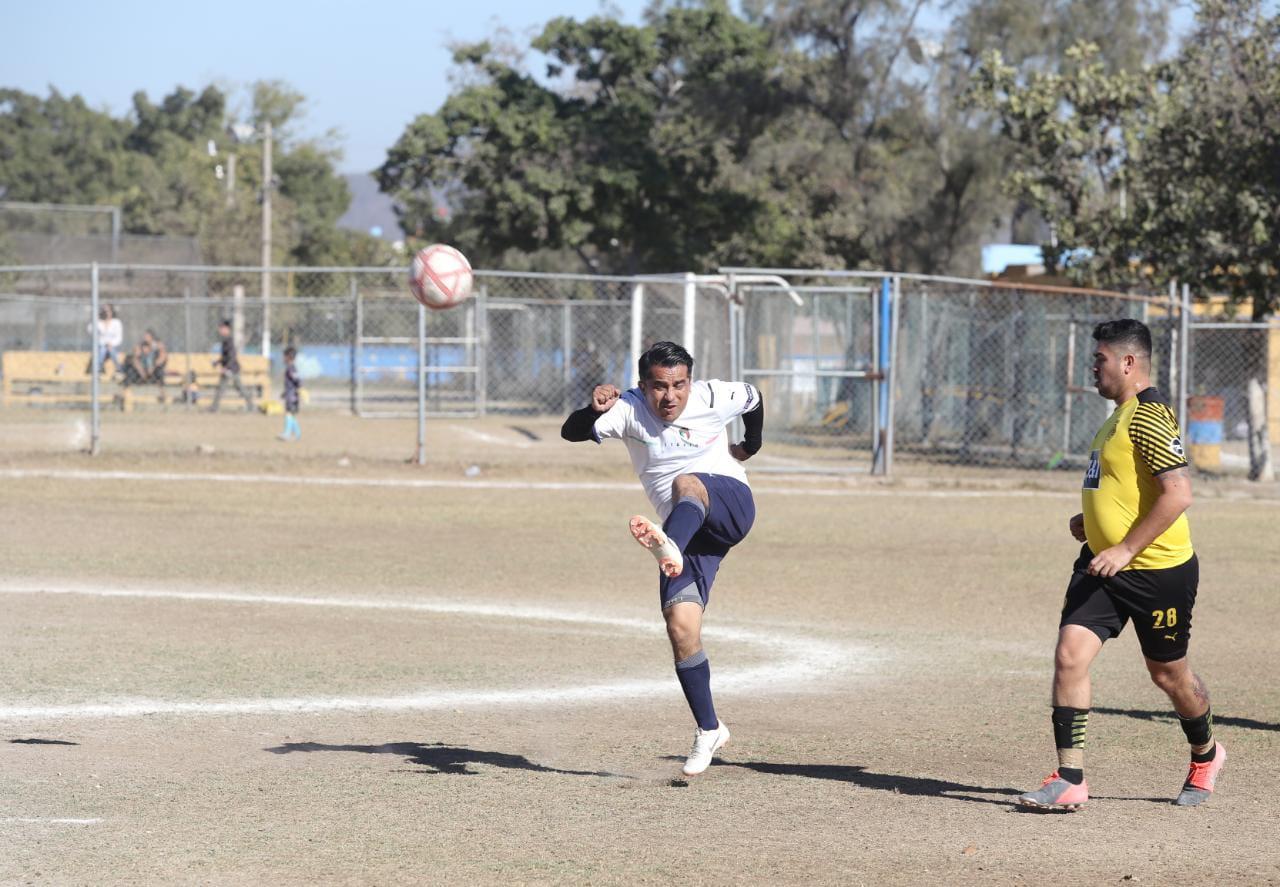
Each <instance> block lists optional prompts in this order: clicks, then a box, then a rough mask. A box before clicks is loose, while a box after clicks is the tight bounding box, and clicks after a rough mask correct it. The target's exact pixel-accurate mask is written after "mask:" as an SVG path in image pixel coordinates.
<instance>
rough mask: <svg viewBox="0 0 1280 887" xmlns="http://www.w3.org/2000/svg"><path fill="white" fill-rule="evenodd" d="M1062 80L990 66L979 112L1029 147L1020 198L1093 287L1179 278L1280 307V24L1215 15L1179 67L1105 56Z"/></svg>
mask: <svg viewBox="0 0 1280 887" xmlns="http://www.w3.org/2000/svg"><path fill="white" fill-rule="evenodd" d="M1068 55H1069V57H1070V59H1071V60H1072V61H1073V62H1074V64H1073V65H1072V66H1071V67H1070V68H1068V69H1067V70H1065V71H1064V72H1062V73H1034V72H1033V73H1030V74H1024V73H1023V72H1021V71H1019V70H1018V69H1017V68H1015V67H1014V66H1013V65H1010V64H1008V63H1007V62H1006V61H1005V60H1004V59H1003V58H1002V57H1001V55H1000V54H999V53H997V52H991V53H990V54H988V55H987V57H986V58H985V60H984V62H983V65H982V67H981V70H980V74H979V78H978V80H977V82H976V84H975V93H974V94H975V96H976V99H977V101H979V102H980V103H981V104H983V105H984V106H985V107H988V108H990V109H992V110H993V111H994V112H995V113H997V114H998V115H999V119H1000V122H1001V127H1002V130H1003V132H1004V134H1005V135H1006V136H1007V138H1008V139H1009V140H1010V142H1011V143H1012V144H1013V145H1014V146H1015V148H1016V169H1015V171H1014V174H1013V175H1012V176H1011V178H1010V182H1009V184H1010V187H1011V190H1012V191H1013V193H1015V194H1016V195H1017V196H1019V197H1020V198H1021V199H1023V200H1026V201H1027V202H1029V203H1030V204H1031V205H1032V206H1034V207H1035V209H1036V210H1037V211H1038V212H1039V213H1040V214H1041V215H1043V216H1044V218H1045V219H1047V220H1048V221H1049V222H1050V223H1051V224H1052V225H1053V230H1054V234H1055V237H1054V239H1053V241H1052V242H1051V243H1050V244H1046V256H1047V258H1048V259H1049V260H1050V261H1051V262H1054V263H1055V264H1057V265H1059V266H1060V267H1062V268H1064V269H1065V270H1067V271H1068V272H1069V273H1071V274H1072V275H1074V276H1075V277H1077V278H1078V279H1080V280H1083V281H1090V282H1102V283H1110V284H1125V283H1130V282H1132V281H1134V280H1138V279H1146V280H1151V281H1163V280H1167V279H1169V278H1176V279H1178V280H1181V281H1184V282H1187V283H1190V284H1192V285H1194V286H1196V287H1198V288H1201V289H1204V290H1209V291H1219V292H1221V291H1225V292H1228V293H1231V294H1232V295H1234V296H1236V297H1238V298H1244V297H1246V296H1248V297H1252V299H1253V308H1254V313H1255V314H1256V315H1258V316H1262V315H1263V314H1265V313H1267V312H1269V311H1272V310H1274V309H1275V308H1276V306H1277V303H1278V300H1280V278H1278V277H1277V274H1278V272H1280V15H1274V14H1273V15H1267V14H1266V12H1265V10H1264V7H1263V5H1262V3H1261V2H1260V0H1202V2H1201V3H1200V5H1199V11H1198V14H1197V25H1196V30H1195V32H1194V33H1193V34H1192V35H1191V36H1190V38H1189V39H1188V40H1187V41H1186V42H1185V44H1184V45H1183V47H1182V49H1181V51H1180V52H1179V54H1178V56H1177V57H1176V58H1174V59H1172V60H1170V61H1168V62H1167V63H1163V64H1159V65H1155V66H1151V67H1148V68H1144V69H1142V70H1139V71H1109V70H1108V69H1107V68H1106V66H1105V65H1104V64H1103V63H1102V61H1101V60H1100V59H1099V57H1098V47H1097V46H1096V44H1093V43H1091V42H1087V41H1086V42H1082V43H1078V44H1076V45H1075V46H1074V47H1073V48H1072V49H1071V50H1069V53H1068Z"/></svg>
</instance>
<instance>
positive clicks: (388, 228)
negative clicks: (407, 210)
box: [338, 173, 404, 241]
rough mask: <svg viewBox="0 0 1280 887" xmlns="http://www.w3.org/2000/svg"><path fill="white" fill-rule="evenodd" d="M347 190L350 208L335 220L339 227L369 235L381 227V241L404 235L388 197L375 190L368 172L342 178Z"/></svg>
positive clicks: (396, 238) (397, 238)
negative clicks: (349, 191)
mask: <svg viewBox="0 0 1280 887" xmlns="http://www.w3.org/2000/svg"><path fill="white" fill-rule="evenodd" d="M343 178H345V179H346V180H347V187H348V188H350V189H351V206H349V207H347V211H346V212H345V213H343V215H342V218H340V219H338V227H339V228H349V229H351V230H352V231H364V232H366V233H371V232H372V229H374V228H381V229H382V233H381V234H380V235H379V236H380V237H381V238H382V239H383V240H387V241H392V240H403V239H404V232H403V231H401V230H400V222H399V221H398V220H397V219H396V214H395V211H394V210H393V209H392V208H391V203H392V202H391V198H390V197H388V196H387V195H386V194H383V193H382V192H381V191H379V190H378V182H377V180H376V179H374V177H373V176H371V175H369V174H368V173H348V174H346V175H345V176H343Z"/></svg>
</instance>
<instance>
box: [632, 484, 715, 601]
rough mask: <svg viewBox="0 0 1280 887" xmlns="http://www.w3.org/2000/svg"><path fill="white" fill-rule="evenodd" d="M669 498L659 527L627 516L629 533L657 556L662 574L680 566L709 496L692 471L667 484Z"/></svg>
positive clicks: (703, 516)
mask: <svg viewBox="0 0 1280 887" xmlns="http://www.w3.org/2000/svg"><path fill="white" fill-rule="evenodd" d="M671 501H672V502H674V503H675V505H674V506H673V507H672V509H671V513H670V514H669V515H667V519H666V520H665V521H664V522H663V524H662V528H661V529H659V528H658V527H657V526H655V525H654V523H653V522H652V521H651V520H649V519H648V518H647V517H645V516H643V515H639V514H637V515H636V516H635V517H633V518H631V535H632V537H633V538H634V539H635V540H636V541H637V542H639V543H640V544H641V545H642V546H644V547H645V548H646V549H648V550H649V552H650V553H651V554H652V555H653V556H654V558H655V559H657V561H658V568H659V569H660V570H662V574H663V575H664V576H668V577H675V576H679V575H680V571H681V570H682V569H683V568H684V552H685V550H686V549H687V548H688V547H689V542H690V541H691V540H692V539H693V537H694V536H695V535H696V534H697V532H698V530H700V529H702V525H703V524H704V523H706V520H707V509H708V508H710V507H711V497H710V494H709V493H708V492H707V487H706V485H705V484H704V483H703V482H702V479H701V478H699V477H698V476H697V475H696V474H681V475H679V476H678V477H677V478H676V479H675V480H674V481H673V482H672V484H671Z"/></svg>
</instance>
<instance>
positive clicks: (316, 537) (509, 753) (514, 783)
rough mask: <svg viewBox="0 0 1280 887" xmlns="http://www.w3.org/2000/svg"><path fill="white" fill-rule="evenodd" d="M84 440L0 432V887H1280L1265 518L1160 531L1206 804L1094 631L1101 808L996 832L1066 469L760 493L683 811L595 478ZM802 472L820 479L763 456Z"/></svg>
mask: <svg viewBox="0 0 1280 887" xmlns="http://www.w3.org/2000/svg"><path fill="white" fill-rule="evenodd" d="M78 423H80V419H79V417H77V416H75V415H73V414H61V413H52V412H50V413H39V412H31V413H29V414H26V413H23V412H17V413H15V412H8V413H0V613H2V614H3V616H2V617H0V882H4V883H28V882H30V883H128V882H171V881H198V882H201V883H245V882H269V883H315V882H326V883H379V884H386V883H465V882H472V883H497V882H501V883H668V882H676V881H679V882H686V883H717V884H728V883H748V882H749V883H815V882H816V883H833V884H835V883H839V884H857V883H865V884H884V883H988V882H990V883H1023V882H1039V881H1044V880H1054V881H1065V882H1070V883H1122V882H1125V881H1131V882H1138V883H1148V884H1150V883H1157V884H1168V883H1188V882H1189V883H1226V882H1234V883H1276V882H1278V881H1280V845H1277V842H1276V841H1275V816H1276V811H1277V806H1276V801H1275V798H1276V779H1275V776H1274V762H1275V760H1276V757H1277V750H1278V749H1277V745H1278V742H1277V740H1280V685H1277V683H1276V681H1275V679H1274V675H1273V674H1272V669H1271V667H1270V662H1271V659H1272V656H1273V653H1272V651H1273V650H1274V646H1275V644H1274V638H1273V634H1274V630H1275V629H1274V625H1275V617H1276V599H1275V594H1276V591H1277V579H1276V577H1277V576H1280V548H1278V547H1277V545H1276V531H1275V526H1276V521H1277V519H1278V518H1280V507H1277V506H1278V505H1280V501H1277V500H1276V499H1272V498H1268V497H1267V495H1268V494H1271V495H1274V494H1275V491H1274V490H1269V491H1268V490H1263V491H1261V493H1260V491H1258V490H1256V489H1252V488H1245V487H1236V486H1232V485H1229V484H1225V483H1213V482H1200V483H1199V484H1198V487H1197V490H1198V492H1199V494H1200V495H1199V498H1198V500H1197V503H1196V505H1195V506H1194V508H1193V511H1192V514H1191V520H1192V530H1193V536H1194V539H1195V542H1196V547H1197V549H1198V551H1199V552H1200V555H1201V559H1202V579H1201V587H1200V598H1199V602H1198V606H1197V609H1196V613H1195V628H1194V637H1193V642H1192V662H1193V664H1194V665H1195V667H1196V669H1197V671H1199V672H1200V673H1201V675H1202V676H1203V677H1204V678H1205V680H1206V682H1207V683H1208V685H1209V687H1210V689H1211V691H1212V693H1213V696H1214V706H1215V711H1216V714H1217V723H1218V737H1219V738H1220V739H1221V740H1222V741H1223V742H1224V743H1225V744H1226V745H1227V747H1228V748H1229V750H1230V763H1229V764H1228V766H1227V768H1226V770H1225V772H1224V777H1223V779H1222V782H1221V783H1220V788H1219V791H1218V793H1217V794H1215V796H1214V797H1213V798H1211V799H1210V801H1209V802H1208V803H1207V804H1206V805H1204V806H1203V807H1200V808H1195V809H1180V808H1175V807H1173V806H1172V805H1171V803H1170V801H1171V799H1172V797H1173V796H1174V795H1175V794H1176V792H1177V789H1178V788H1179V786H1180V784H1181V780H1182V778H1183V776H1184V774H1185V766H1186V746H1185V744H1184V740H1183V738H1182V735H1181V731H1180V730H1179V729H1178V727H1177V724H1176V722H1175V721H1174V720H1173V719H1172V718H1171V717H1170V713H1169V711H1168V706H1167V703H1166V701H1165V700H1164V698H1163V696H1162V694H1160V692H1159V691H1158V690H1156V689H1155V688H1154V687H1153V686H1152V685H1151V684H1150V682H1149V681H1148V680H1147V678H1146V676H1145V670H1144V669H1143V668H1142V664H1141V659H1140V655H1139V652H1138V649H1137V644H1136V642H1135V641H1134V639H1133V637H1132V634H1131V632H1126V634H1125V635H1124V636H1122V637H1121V638H1120V639H1119V640H1117V641H1115V642H1113V643H1110V644H1108V645H1107V649H1106V650H1105V651H1104V653H1103V655H1102V656H1101V658H1100V659H1099V661H1098V664H1097V666H1096V667H1095V671H1094V690H1095V699H1094V705H1095V708H1094V711H1095V715H1094V717H1093V718H1092V719H1091V721H1090V728H1089V750H1088V769H1089V783H1090V787H1091V790H1092V792H1093V794H1094V799H1093V800H1091V802H1090V803H1089V805H1088V806H1087V807H1086V808H1085V809H1084V810H1082V811H1081V812H1080V813H1077V814H1072V815H1056V816H1054V815H1051V816H1044V815H1037V814H1029V813H1022V812H1018V811H1016V810H1015V809H1014V808H1013V807H1012V806H1011V801H1012V799H1013V798H1014V796H1015V795H1016V794H1017V793H1018V792H1020V791H1023V790H1026V789H1028V788H1033V787H1036V786H1037V785H1038V784H1039V780H1040V779H1041V777H1043V776H1044V775H1045V773H1047V772H1048V771H1049V769H1051V768H1052V766H1053V750H1052V738H1051V734H1050V729H1049V710H1048V684H1049V678H1050V674H1051V667H1052V656H1051V654H1052V645H1053V638H1054V633H1055V627H1056V624H1057V611H1058V607H1059V606H1060V603H1061V598H1062V593H1063V590H1064V589H1065V583H1066V578H1067V575H1068V571H1069V569H1070V564H1071V561H1072V559H1073V558H1074V555H1075V550H1076V546H1075V545H1074V544H1073V543H1072V541H1071V539H1070V537H1069V536H1068V534H1067V530H1066V521H1067V518H1068V517H1069V516H1070V514H1071V513H1073V512H1074V511H1075V510H1078V509H1077V507H1076V506H1077V494H1076V492H1075V490H1074V488H1075V487H1076V486H1077V478H1076V477H1075V476H1074V475H1070V474H1066V473H1062V474H1047V473H1046V474H1043V475H1035V476H1027V475H1025V474H1024V475H1009V476H1001V475H996V474H991V473H986V474H983V473H979V472H966V473H957V474H956V475H955V476H949V475H943V476H941V477H934V478H932V479H928V478H926V479H920V478H917V479H915V480H913V481H905V480H904V481H896V482H893V483H882V482H875V481H873V480H872V479H870V478H866V477H858V476H855V475H847V474H846V475H839V476H825V475H819V474H812V473H806V474H787V473H778V472H777V471H774V472H769V473H760V474H757V475H756V476H755V477H754V480H753V483H754V485H755V487H756V494H757V496H756V498H757V503H758V506H759V519H758V522H757V524H756V527H755V529H754V530H753V531H752V534H751V536H750V537H749V538H748V540H747V541H746V542H745V543H744V544H743V545H742V546H741V547H740V548H738V549H737V550H735V552H734V553H733V555H732V556H731V557H730V558H729V559H728V560H727V561H726V563H725V566H724V568H723V569H722V571H721V574H720V578H719V579H718V581H717V585H716V589H715V592H714V595H713V598H712V604H711V607H710V609H709V610H708V613H707V631H706V637H705V639H706V643H707V648H708V653H709V655H710V657H711V664H712V672H713V685H714V687H715V689H716V691H717V707H718V709H719V711H720V714H721V715H722V717H723V718H724V720H725V722H726V723H728V724H729V725H730V727H731V728H732V730H733V741H732V742H731V743H730V744H729V745H728V746H727V747H726V748H725V749H724V751H723V753H722V754H721V756H720V757H719V759H718V762H717V764H716V765H715V766H713V767H712V768H711V769H710V770H709V771H708V772H707V773H706V774H705V775H703V776H701V777H697V778H695V779H692V780H688V781H685V780H682V779H678V778H677V777H678V775H679V766H680V762H681V760H682V759H683V755H684V754H685V753H686V752H687V750H688V745H689V741H690V738H691V735H692V723H691V720H690V717H689V714H688V711H687V708H686V707H685V704H684V701H683V699H682V697H681V696H680V693H679V688H678V685H677V683H676V681H675V679H674V676H673V674H672V670H671V662H670V652H669V649H668V647H667V643H666V639H665V636H664V634H663V631H662V628H661V621H660V617H659V614H658V612H657V592H656V588H655V584H656V580H655V577H654V570H653V565H652V561H651V560H650V559H649V558H647V556H646V555H644V553H643V552H641V551H640V550H639V549H637V548H635V546H634V544H633V543H632V542H631V541H630V540H629V538H628V536H627V531H626V519H627V517H628V516H629V515H631V514H632V513H635V512H639V511H644V510H646V508H647V503H646V502H645V500H644V498H643V496H642V494H641V492H640V490H639V488H638V485H637V484H636V483H635V482H634V480H633V479H632V478H631V476H630V474H629V471H628V466H627V460H626V456H625V453H624V451H623V449H622V448H621V447H618V446H612V447H610V446H606V447H602V448H597V447H594V446H591V445H587V444H579V445H576V446H573V445H569V444H564V443H562V442H561V441H559V440H558V438H556V436H555V428H556V426H555V423H554V422H553V421H551V420H545V419H544V420H529V421H527V422H520V421H510V420H507V421H502V420H497V419H492V420H484V421H477V422H460V421H459V422H445V421H438V422H433V423H432V425H431V429H430V432H431V446H430V448H429V464H428V465H427V466H425V467H418V466H411V465H407V464H405V459H406V458H407V457H409V456H411V455H412V453H413V448H414V426H413V423H411V422H360V421H358V420H354V419H350V418H345V417H339V416H326V415H322V414H313V415H308V416H304V417H303V431H304V435H305V437H304V439H303V441H302V442H301V444H299V445H297V446H293V445H285V444H279V443H277V442H275V441H274V440H273V439H272V435H273V434H274V432H275V431H276V430H278V429H277V427H276V425H277V423H276V421H275V420H274V419H270V420H268V419H265V418H261V417H254V416H239V415H230V414H229V415H226V416H190V417H187V416H175V415H173V414H159V413H151V414H146V413H140V414H135V415H130V416H118V417H111V418H110V424H109V425H107V426H106V429H107V430H108V431H109V432H110V436H109V437H107V438H105V439H106V440H107V441H108V446H107V447H106V448H105V451H104V453H103V455H102V456H100V457H99V458H98V459H95V460H90V459H88V458H86V457H84V456H81V455H79V454H77V453H76V452H75V447H76V445H77V443H78V437H77V435H81V434H82V428H81V426H80V424H78ZM197 445H203V448H202V449H201V450H199V451H198V450H197ZM766 455H768V457H769V459H766V458H765V456H766ZM769 460H772V461H769ZM801 462H804V463H806V464H816V465H833V466H834V465H836V464H837V463H838V454H837V453H835V452H816V451H804V452H800V451H795V450H788V449H787V448H772V447H771V448H769V449H767V450H766V451H765V453H762V454H761V457H760V464H761V466H763V467H771V468H774V469H785V468H786V467H787V466H788V465H798V464H799V463H801ZM472 466H475V470H473V471H472V472H471V475H472V476H467V474H466V469H468V468H470V467H472Z"/></svg>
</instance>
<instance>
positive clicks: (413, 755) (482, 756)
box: [265, 742, 619, 777]
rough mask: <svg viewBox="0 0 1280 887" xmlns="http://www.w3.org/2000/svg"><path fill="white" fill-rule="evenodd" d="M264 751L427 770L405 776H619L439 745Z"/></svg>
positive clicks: (297, 745)
mask: <svg viewBox="0 0 1280 887" xmlns="http://www.w3.org/2000/svg"><path fill="white" fill-rule="evenodd" d="M265 750H266V751H269V752H271V753H272V754H277V755H287V754H289V753H291V752H310V751H353V752H361V753H363V754H366V755H402V756H404V757H405V759H406V760H405V763H407V764H421V765H422V766H423V767H427V768H429V769H426V770H412V771H409V772H412V773H423V774H429V775H437V774H446V775H450V776H475V775H477V772H478V771H476V770H472V769H470V767H469V765H471V764H487V765H489V766H490V767H502V768H504V769H507V770H532V771H533V772H535V773H559V774H561V775H564V776H614V777H617V776H619V774H617V773H607V772H604V771H594V770H561V769H559V768H558V767H546V766H543V765H542V764H536V763H534V762H533V761H531V760H529V759H528V758H526V757H525V756H524V755H509V754H506V753H505V752H496V751H480V750H478V749H474V748H462V747H460V746H456V745H445V744H444V743H443V742H432V743H424V742H388V743H385V744H383V745H326V744H325V743H323V742H286V743H285V744H284V745H279V746H276V747H275V748H268V749H265Z"/></svg>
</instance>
